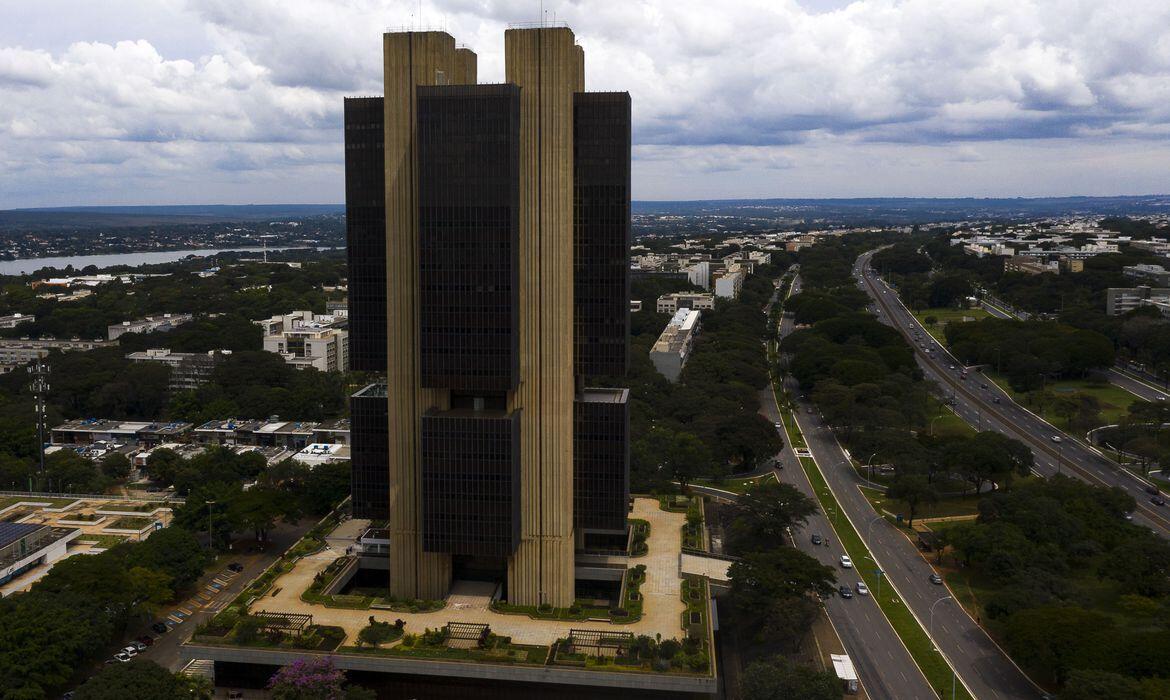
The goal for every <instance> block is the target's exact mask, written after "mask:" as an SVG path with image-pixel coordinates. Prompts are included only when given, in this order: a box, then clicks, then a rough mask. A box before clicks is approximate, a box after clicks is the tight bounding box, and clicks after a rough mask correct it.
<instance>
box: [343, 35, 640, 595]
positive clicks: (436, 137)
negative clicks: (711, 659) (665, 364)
mask: <svg viewBox="0 0 1170 700" xmlns="http://www.w3.org/2000/svg"><path fill="white" fill-rule="evenodd" d="M383 49H384V69H385V74H384V82H385V93H384V97H372V98H371V97H364V98H350V99H347V100H346V101H345V153H346V162H345V170H346V207H347V234H348V239H349V240H348V243H349V253H348V255H349V269H350V273H349V295H350V301H349V309H350V311H349V313H350V329H351V340H350V353H351V365H352V366H353V368H354V369H358V370H368V371H377V372H385V373H386V377H385V381H384V383H383V382H379V383H377V384H374V385H371V386H368V387H366V388H365V389H362V390H361V391H359V392H357V393H356V394H355V395H354V396H353V398H352V403H351V407H352V411H351V412H352V433H353V437H352V443H353V445H352V450H353V451H352V456H353V457H352V459H353V504H354V506H353V507H354V513H355V515H356V516H358V517H368V518H372V519H375V520H386V521H387V523H388V524H387V535H388V539H389V541H390V546H389V586H390V593H391V595H394V596H396V597H402V598H441V597H443V596H445V595H446V593H447V591H448V589H449V587H450V585H451V582H452V580H453V579H478V580H494V581H498V582H499V583H501V584H502V585H503V587H504V593H505V597H506V598H507V599H508V600H509V601H510V602H513V603H516V604H521V605H539V604H543V603H548V604H551V605H554V606H568V605H569V604H571V603H572V601H573V599H574V590H575V589H574V586H575V566H574V557H575V552H576V551H578V550H579V549H581V548H583V547H584V546H585V544H586V542H587V541H588V540H589V539H590V538H602V539H604V538H606V537H610V538H615V539H618V538H621V537H622V535H623V533H624V532H625V528H626V514H627V509H628V503H629V448H628V430H629V413H628V410H629V409H628V401H627V399H628V392H627V391H626V390H625V389H602V388H595V387H593V386H592V385H593V384H594V383H596V382H597V381H598V380H600V379H601V378H605V377H609V378H616V377H621V376H622V375H624V374H625V371H626V363H627V356H628V340H627V339H628V330H629V329H628V326H629V317H628V313H629V311H628V307H629V303H628V299H629V286H628V285H629V281H628V250H629V223H630V99H629V95H628V94H627V93H590V92H585V90H584V87H585V76H584V53H583V51H582V49H581V47H580V46H578V45H576V43H575V38H574V35H573V33H572V31H571V30H569V29H567V28H564V27H548V26H544V27H540V28H531V29H509V30H507V32H506V34H505V74H506V82H505V83H503V84H483V85H480V84H477V83H476V68H477V66H476V56H475V54H474V53H472V52H471V51H470V50H468V49H465V48H458V47H456V44H455V40H454V38H452V37H451V36H450V35H448V34H446V33H444V32H396V33H389V34H386V35H385V36H384V40H383Z"/></svg>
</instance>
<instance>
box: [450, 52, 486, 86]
mask: <svg viewBox="0 0 1170 700" xmlns="http://www.w3.org/2000/svg"><path fill="white" fill-rule="evenodd" d="M478 65H479V59H478V58H477V57H476V55H475V52H474V51H472V50H471V49H463V48H460V49H455V79H454V80H453V81H451V84H452V85H475V83H476V78H477V76H476V73H477V71H478Z"/></svg>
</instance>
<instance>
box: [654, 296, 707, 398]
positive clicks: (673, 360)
mask: <svg viewBox="0 0 1170 700" xmlns="http://www.w3.org/2000/svg"><path fill="white" fill-rule="evenodd" d="M702 313H703V312H701V311H698V310H697V309H679V311H678V312H677V313H675V315H674V317H673V318H671V319H670V323H667V324H666V328H665V329H663V331H662V335H660V336H658V340H656V341H655V342H654V346H653V347H651V348H650V361H651V362H653V363H654V369H656V370H658V373H659V374H661V375H662V376H664V377H666V378H667V379H669V380H670V381H672V382H677V381H678V378H679V375H680V374H682V369H683V367H684V366H685V365H686V363H687V358H688V357H690V354H691V349H692V348H693V347H694V345H695V338H697V337H698V335H699V328H700V324H699V320H700V317H701V315H702Z"/></svg>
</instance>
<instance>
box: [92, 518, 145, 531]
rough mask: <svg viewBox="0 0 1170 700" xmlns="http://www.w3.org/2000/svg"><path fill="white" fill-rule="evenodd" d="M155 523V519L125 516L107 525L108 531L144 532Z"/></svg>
mask: <svg viewBox="0 0 1170 700" xmlns="http://www.w3.org/2000/svg"><path fill="white" fill-rule="evenodd" d="M153 523H154V518H140V517H137V516H134V515H124V516H122V517H120V518H118V519H117V520H115V521H114V522H112V523H110V524H109V525H106V526H105V528H103V529H106V530H135V531H137V530H144V529H146V528H148V527H150V526H151V525H152V524H153Z"/></svg>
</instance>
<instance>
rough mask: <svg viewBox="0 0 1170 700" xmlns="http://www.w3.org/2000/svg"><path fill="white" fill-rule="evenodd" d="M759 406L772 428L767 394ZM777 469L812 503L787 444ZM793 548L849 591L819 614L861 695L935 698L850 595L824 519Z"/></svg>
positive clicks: (852, 577)
mask: <svg viewBox="0 0 1170 700" xmlns="http://www.w3.org/2000/svg"><path fill="white" fill-rule="evenodd" d="M760 404H761V413H763V414H764V415H765V416H767V417H768V419H769V420H771V421H773V422H775V423H779V422H780V421H781V417H780V410H779V408H777V406H776V399H775V396H774V395H773V394H772V391H771V390H770V389H765V390H763V391H761V392H760ZM780 463H781V464H782V465H783V468H782V469H778V470H777V471H776V477H777V478H778V479H779V480H780V481H783V482H785V483H788V484H791V485H792V486H795V487H796V488H797V489H799V490H800V491H801V492H802V493H804V494H805V495H806V496H808V497H809V498H811V499H812V500H813V501H814V502H815V501H816V494H815V493H813V489H812V485H811V484H810V483H809V480H808V477H807V476H805V473H804V470H803V469H801V467H800V463H799V462H798V461H797V458H796V455H795V454H794V453H793V452H792V449H791V446H790V445H788V444H787V441H785V445H784V449H783V451H782V452H781V454H780ZM814 534H816V535H818V536H819V537H821V538H822V539H823V544H820V545H814V544H813V543H812V536H813V535H814ZM793 543H794V544H795V545H796V547H797V549H800V550H801V551H803V552H805V553H806V554H809V555H810V556H812V557H814V558H815V559H817V560H818V561H819V562H821V563H822V564H824V565H826V566H831V567H833V568H834V569H836V571H837V582H838V584H840V585H846V586H849V587H850V588H852V589H853V590H854V591H855V594H854V596H853V597H852V598H849V599H843V598H841V597H840V596H837V595H834V596H830V597H829V598H828V599H826V600H825V610H826V612H827V613H828V614H829V620H831V621H832V623H833V627H834V628H836V630H837V636H838V637H840V638H841V643H842V644H843V645H844V646H845V651H846V653H848V654H849V658H850V659H851V660H852V661H853V665H854V667H855V668H856V669H857V675H858V678H859V679H860V680H861V685H862V688H863V689H864V690H865V692H866V695H868V697H869V698H871V699H872V700H900V699H901V698H915V699H918V698H922V699H925V700H929V699H931V698H937V697H938V696H937V694H936V693H935V692H934V691H933V690H932V689H931V687H930V684H929V683H928V682H927V681H926V677H925V676H923V675H922V671H920V670H919V669H918V665H917V664H915V663H914V659H913V657H911V656H910V652H908V651H906V647H904V646H903V645H902V641H901V640H900V639H898V635H897V633H896V632H894V628H893V627H891V626H890V623H889V621H888V620H886V617H885V615H883V614H882V611H881V609H880V608H878V606H877V603H875V602H874V601H873V599H872V598H871V597H870V596H862V595H857V594H856V585H857V582H858V581H860V580H861V579H860V578H859V577H858V576H857V575H856V572H855V571H854V570H851V569H843V568H841V566H840V562H841V555H842V554H845V548H844V547H842V546H841V543H840V541H838V540H837V537H836V536H835V535H834V534H833V528H832V527H831V525H830V524H829V520H828V518H827V517H826V516H825V514H823V513H820V512H818V513H816V514H815V515H813V516H812V517H810V518H809V519H808V523H807V525H806V526H805V527H804V529H803V530H799V531H795V532H794V534H793ZM859 565H864V564H859Z"/></svg>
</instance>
